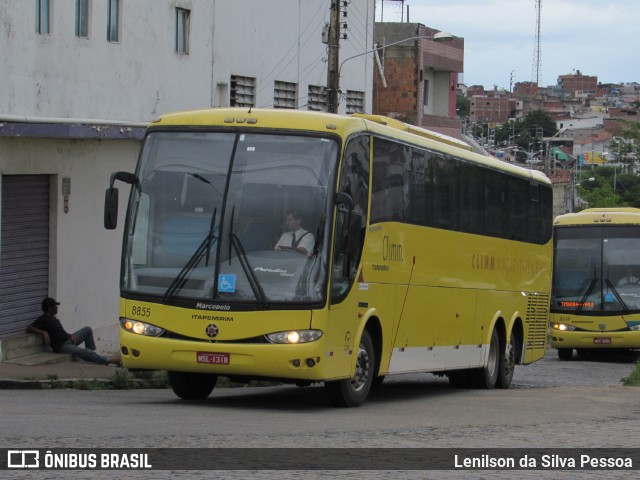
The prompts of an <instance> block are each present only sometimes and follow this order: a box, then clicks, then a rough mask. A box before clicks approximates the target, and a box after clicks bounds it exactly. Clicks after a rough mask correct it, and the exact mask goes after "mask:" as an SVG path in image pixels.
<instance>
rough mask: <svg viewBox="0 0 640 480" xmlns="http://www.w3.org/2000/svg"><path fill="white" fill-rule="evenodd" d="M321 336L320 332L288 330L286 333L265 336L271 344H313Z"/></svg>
mask: <svg viewBox="0 0 640 480" xmlns="http://www.w3.org/2000/svg"><path fill="white" fill-rule="evenodd" d="M321 336H322V331H320V330H290V331H288V332H276V333H269V334H267V335H265V337H267V340H269V341H270V342H271V343H288V344H296V343H309V342H315V341H316V340H318V339H319V338H320V337H321Z"/></svg>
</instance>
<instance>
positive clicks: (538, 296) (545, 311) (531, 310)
mask: <svg viewBox="0 0 640 480" xmlns="http://www.w3.org/2000/svg"><path fill="white" fill-rule="evenodd" d="M526 323H527V331H528V332H529V334H528V336H527V339H526V341H527V350H544V349H545V348H546V343H547V342H546V339H547V330H548V326H549V295H547V294H544V293H531V294H529V300H528V302H527V318H526Z"/></svg>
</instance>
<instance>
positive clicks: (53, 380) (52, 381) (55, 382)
mask: <svg viewBox="0 0 640 480" xmlns="http://www.w3.org/2000/svg"><path fill="white" fill-rule="evenodd" d="M47 380H48V381H49V388H63V387H64V385H63V384H62V382H61V381H60V379H59V378H58V375H47Z"/></svg>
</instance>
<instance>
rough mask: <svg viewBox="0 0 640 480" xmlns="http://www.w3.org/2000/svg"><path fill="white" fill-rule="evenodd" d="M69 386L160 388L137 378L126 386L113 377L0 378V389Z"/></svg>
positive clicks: (99, 388)
mask: <svg viewBox="0 0 640 480" xmlns="http://www.w3.org/2000/svg"><path fill="white" fill-rule="evenodd" d="M61 388H71V389H76V390H135V389H160V388H168V387H167V386H164V385H163V386H158V385H157V383H155V382H153V381H149V380H142V379H139V378H129V379H128V380H127V383H126V386H123V385H122V384H121V383H120V382H116V381H115V380H114V379H113V378H64V379H47V380H23V379H17V378H0V390H54V389H61Z"/></svg>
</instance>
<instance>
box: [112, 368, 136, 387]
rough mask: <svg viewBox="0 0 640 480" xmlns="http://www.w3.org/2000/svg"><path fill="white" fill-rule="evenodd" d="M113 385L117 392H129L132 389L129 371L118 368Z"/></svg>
mask: <svg viewBox="0 0 640 480" xmlns="http://www.w3.org/2000/svg"><path fill="white" fill-rule="evenodd" d="M111 384H112V385H113V388H115V389H116V390H128V389H129V388H131V381H130V380H129V370H127V369H126V368H116V373H114V374H113V377H112V379H111Z"/></svg>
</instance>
